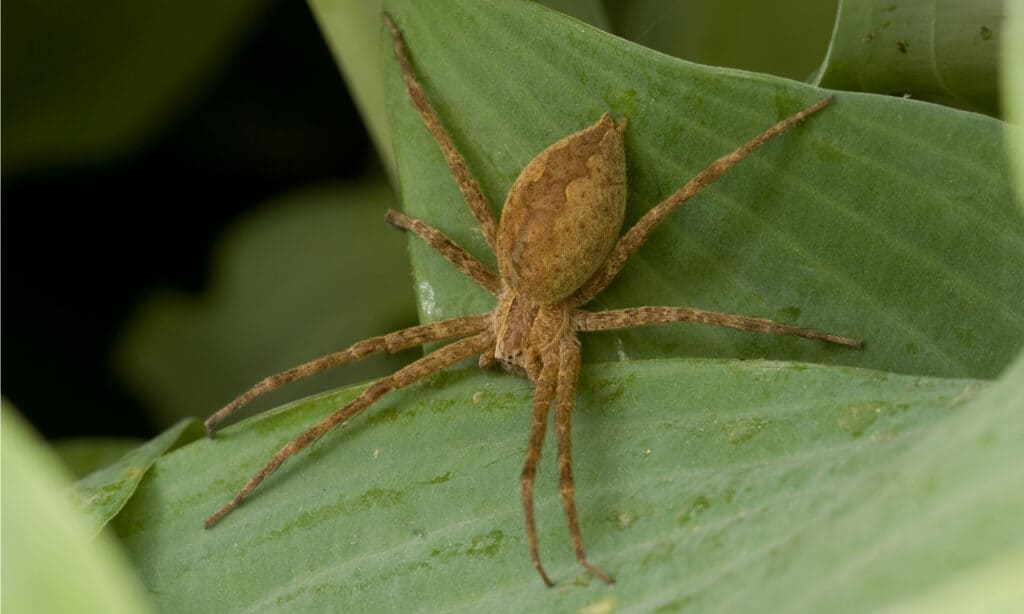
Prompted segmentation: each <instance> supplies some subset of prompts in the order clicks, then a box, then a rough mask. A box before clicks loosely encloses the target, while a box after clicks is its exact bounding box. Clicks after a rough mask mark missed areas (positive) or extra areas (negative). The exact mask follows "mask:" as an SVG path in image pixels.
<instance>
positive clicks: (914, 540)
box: [113, 359, 1024, 612]
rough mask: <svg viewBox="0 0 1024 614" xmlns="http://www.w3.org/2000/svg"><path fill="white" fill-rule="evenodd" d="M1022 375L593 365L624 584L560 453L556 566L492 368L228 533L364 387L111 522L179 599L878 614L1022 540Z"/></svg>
mask: <svg viewBox="0 0 1024 614" xmlns="http://www.w3.org/2000/svg"><path fill="white" fill-rule="evenodd" d="M1022 376H1024V365H1018V367H1017V369H1016V372H1015V373H1012V374H1010V377H1008V378H1007V379H1005V380H1004V381H1002V382H1000V383H999V384H998V385H996V386H994V387H993V386H990V385H986V384H984V383H981V382H977V381H972V380H940V379H931V378H921V377H915V376H898V375H892V374H885V373H881V372H876V371H864V370H858V369H850V368H839V367H819V366H811V365H803V364H783V363H775V362H761V361H721V360H700V359H678V360H665V361H636V362H629V363H612V364H605V365H591V366H587V367H585V368H584V370H583V374H582V380H581V387H580V391H579V394H578V398H577V406H578V409H577V412H576V417H575V428H574V442H575V450H574V466H575V469H576V471H575V473H576V486H577V496H578V503H579V507H580V513H581V522H582V527H583V531H584V537H585V539H586V544H587V546H588V548H589V550H588V552H589V555H590V557H591V558H592V559H593V560H594V561H595V562H596V563H597V564H599V565H601V566H603V567H605V568H606V569H608V570H609V571H611V572H613V573H614V574H615V576H616V577H617V580H618V582H617V584H616V585H615V586H613V587H611V588H606V587H605V586H604V585H602V584H601V583H600V582H599V581H596V580H595V579H593V578H591V577H590V576H588V575H587V574H586V573H583V572H582V571H581V570H580V568H578V567H577V566H576V564H575V561H574V558H573V556H572V550H571V547H570V544H569V540H568V536H567V534H566V530H565V524H564V518H563V516H562V510H561V505H560V503H559V499H558V489H557V487H556V481H555V470H554V469H555V468H554V462H553V460H552V457H551V455H550V454H549V455H548V457H547V460H546V461H543V462H542V465H541V475H540V479H539V481H538V485H537V489H538V490H537V493H538V499H537V510H538V518H539V520H538V522H539V526H540V540H541V542H540V543H541V553H542V556H543V558H544V561H545V562H546V564H547V567H548V570H549V572H550V573H551V574H552V575H553V577H554V578H556V579H557V581H558V582H559V584H558V586H557V587H556V588H555V589H554V590H547V589H545V588H544V586H543V584H542V583H541V581H540V579H539V578H538V577H537V575H536V573H535V572H534V570H533V568H532V567H531V565H530V563H529V557H528V555H527V548H526V543H525V536H524V532H523V521H522V507H521V505H520V503H519V483H518V474H519V467H520V463H521V460H522V455H523V450H524V446H525V444H526V435H527V431H528V426H529V420H530V417H529V411H527V408H528V407H529V404H530V398H531V389H530V387H529V386H527V385H525V384H524V382H523V381H522V380H520V379H517V378H515V377H511V376H507V375H503V374H498V373H494V372H479V371H477V370H476V369H475V368H474V369H469V370H464V371H453V372H449V373H446V374H443V375H440V376H437V377H434V378H431V379H430V380H428V381H425V382H423V383H420V384H417V385H414V386H413V387H411V388H410V389H408V390H406V391H400V392H396V393H393V394H391V395H388V396H386V397H384V399H382V400H381V401H380V403H379V405H378V406H377V407H375V408H373V409H371V410H369V412H368V413H369V414H370V415H369V416H367V417H365V418H360V419H358V420H353V421H351V422H350V423H349V424H348V425H347V426H346V427H343V428H341V429H339V430H338V431H336V432H334V433H332V434H330V435H329V436H327V437H325V438H324V439H323V440H321V441H320V442H319V443H317V444H315V445H314V446H313V447H312V448H311V449H310V450H309V451H308V452H306V453H303V454H302V455H301V456H299V457H297V458H294V459H292V460H291V461H289V462H288V463H286V464H285V466H284V467H282V468H281V469H279V470H278V471H277V472H276V473H275V474H274V475H273V476H272V477H270V478H269V479H268V480H267V481H266V482H265V483H264V484H263V485H262V486H261V487H260V488H259V489H258V490H257V491H256V492H255V493H254V496H252V498H250V499H249V500H248V501H247V502H246V503H245V504H244V505H243V506H242V507H240V508H239V509H237V510H236V511H235V512H234V513H232V514H231V515H229V516H227V517H226V518H224V520H222V521H221V523H220V524H219V525H217V526H216V527H214V528H213V529H210V530H204V529H203V528H202V524H203V520H204V519H205V518H206V517H207V516H208V515H209V514H210V513H211V512H212V511H213V510H215V509H216V508H217V507H219V506H220V505H221V504H223V503H225V502H226V501H227V500H228V499H229V498H230V497H231V495H232V493H233V491H234V490H235V489H236V488H238V487H239V486H241V484H243V483H244V482H245V480H246V479H247V478H248V477H249V476H250V475H251V474H252V473H253V472H254V471H255V470H256V469H257V468H258V467H260V466H261V465H262V464H263V463H264V462H265V461H266V460H267V458H268V456H269V455H270V454H271V453H272V452H273V451H275V450H277V449H278V448H279V447H280V446H281V445H283V444H284V443H285V442H286V441H287V440H288V439H289V438H290V437H292V436H293V435H295V434H296V433H298V432H300V431H301V430H302V429H304V428H306V427H308V426H310V425H311V424H313V423H314V422H315V421H316V420H318V419H319V418H321V417H323V416H324V415H325V414H326V413H328V412H330V411H331V410H332V409H334V408H335V407H337V406H339V405H340V404H342V403H344V402H345V401H347V400H349V399H351V398H352V397H353V396H354V395H355V393H356V392H357V391H358V390H357V389H348V390H344V391H340V392H333V393H329V394H325V395H321V396H319V397H316V398H312V399H309V400H307V401H303V402H299V403H296V404H293V405H291V406H288V407H286V408H283V409H282V410H281V411H274V412H270V413H268V414H264V415H262V416H259V417H257V418H254V419H252V420H249V421H246V422H245V423H242V424H239V425H236V426H234V427H231V428H229V429H227V430H225V431H224V432H223V433H222V435H221V436H220V437H219V438H218V439H217V440H215V441H209V440H202V441H198V442H195V443H193V444H191V445H188V446H186V447H184V448H181V449H179V450H177V451H175V452H173V453H171V454H169V455H167V456H164V457H162V458H161V459H160V460H159V461H157V464H156V467H155V468H154V470H153V471H151V472H150V473H149V474H147V476H146V478H145V480H144V481H143V484H142V486H141V487H140V488H139V490H138V492H137V494H136V496H135V498H133V499H132V501H131V502H130V503H129V504H128V506H127V507H126V508H125V509H124V511H123V512H122V513H121V515H120V516H119V517H118V518H117V519H116V520H115V521H114V525H113V526H115V528H116V530H117V532H118V533H119V535H120V536H121V538H122V540H123V541H124V543H125V544H126V546H127V547H128V548H129V550H130V551H131V552H132V554H133V556H134V558H135V561H136V564H137V566H138V567H139V569H140V572H141V574H142V576H143V578H144V581H145V583H146V586H147V587H148V589H149V590H150V591H151V593H152V594H153V597H154V599H156V600H157V602H158V603H159V604H160V605H161V606H162V607H163V608H165V609H172V610H176V611H217V612H227V611H241V610H248V611H259V610H268V609H271V610H289V611H325V610H333V611H337V610H345V611H386V610H401V609H407V608H408V607H412V606H415V608H416V609H418V610H421V611H441V610H445V611H452V610H472V611H499V610H501V611H507V610H509V609H512V610H517V611H539V610H545V609H547V610H557V611H570V610H573V609H575V608H578V607H581V606H584V605H587V604H594V603H605V604H611V605H616V604H617V605H618V606H619V607H621V608H624V609H627V610H636V611H652V610H654V609H655V608H657V607H662V606H666V607H667V608H668V610H669V611H672V610H678V609H681V608H682V607H683V604H686V605H688V606H691V607H693V608H694V609H714V608H717V609H720V610H724V611H753V610H757V611H785V610H789V611H819V612H821V611H829V612H860V611H865V610H868V609H870V608H871V607H873V606H878V605H882V604H891V603H898V602H901V601H904V600H907V599H923V598H925V597H926V596H927V595H928V591H930V590H932V587H933V586H938V585H939V584H940V583H945V582H946V581H947V580H953V579H955V578H958V577H960V574H961V573H969V572H971V571H972V570H974V569H975V568H976V567H977V566H980V565H984V564H987V562H988V561H989V560H990V559H991V558H992V557H1000V556H1005V555H1009V554H1010V553H1012V552H1013V551H1014V549H1016V548H1020V547H1024V525H1022V524H1021V523H1020V522H1019V518H1020V517H1021V513H1024V473H1022V472H1021V471H1019V468H1020V466H1021V463H1022V462H1024V447H1022V446H1021V445H1020V442H1021V437H1024V419H1022V415H1021V414H1020V411H1019V409H1020V406H1021V401H1022V400H1024V398H1022V397H1024V395H1022V394H1021V390H1020V384H1019V378H1020V377H1022ZM1015 378H1017V379H1015ZM549 435H550V434H549ZM552 446H553V441H552V440H551V437H550V436H549V440H548V441H547V450H548V451H550V450H552V449H553V447H552ZM1004 597H1005V595H1003V594H1001V593H999V592H994V593H992V594H990V595H988V596H986V598H989V599H1001V598H1004Z"/></svg>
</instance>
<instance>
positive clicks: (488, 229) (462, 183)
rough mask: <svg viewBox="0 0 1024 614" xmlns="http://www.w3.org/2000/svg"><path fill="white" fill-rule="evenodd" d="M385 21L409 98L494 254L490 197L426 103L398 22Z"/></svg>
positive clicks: (493, 223) (385, 16) (492, 215)
mask: <svg viewBox="0 0 1024 614" xmlns="http://www.w3.org/2000/svg"><path fill="white" fill-rule="evenodd" d="M383 18H384V23H386V24H387V26H388V30H389V31H390V32H391V41H392V43H393V44H394V47H395V56H396V57H397V58H398V63H399V65H400V66H401V68H402V80H403V81H404V82H405V89H406V91H407V92H408V93H409V98H410V99H411V100H412V103H413V106H415V107H416V110H417V111H419V114H420V117H422V118H423V123H424V124H425V125H426V127H427V130H429V131H430V134H431V135H432V136H433V137H434V140H435V141H437V145H438V147H440V148H441V153H442V154H444V159H445V162H447V163H448V168H449V169H451V172H452V175H453V176H454V177H455V183H457V184H458V185H459V191H460V192H462V196H463V197H464V198H465V199H466V204H467V205H469V210H470V211H471V212H472V213H473V217H474V218H476V223H477V225H478V226H479V227H480V231H481V232H482V233H483V235H484V239H485V240H486V241H487V244H488V245H490V246H491V251H494V249H495V246H496V245H497V240H496V237H497V234H498V231H497V228H498V227H497V224H496V223H495V221H494V213H493V212H492V210H491V205H490V204H489V203H488V202H487V197H485V196H484V193H483V192H482V191H481V190H480V185H479V184H477V182H476V179H473V176H472V175H470V174H469V169H468V168H466V161H465V159H463V157H462V153H461V152H459V150H458V149H456V147H455V145H454V144H453V143H452V140H451V137H449V136H448V132H447V131H445V129H444V126H443V125H441V120H440V119H438V117H437V112H436V111H434V108H433V107H432V106H431V105H430V101H429V100H427V96H426V94H424V93H423V88H422V87H420V84H419V83H417V82H416V78H415V77H414V76H413V71H412V63H411V62H410V61H409V54H408V52H406V49H405V40H404V39H403V38H402V33H401V32H400V31H399V30H398V26H396V25H395V22H394V21H392V19H391V16H390V15H388V14H387V13H384V14H383Z"/></svg>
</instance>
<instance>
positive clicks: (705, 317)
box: [573, 307, 864, 348]
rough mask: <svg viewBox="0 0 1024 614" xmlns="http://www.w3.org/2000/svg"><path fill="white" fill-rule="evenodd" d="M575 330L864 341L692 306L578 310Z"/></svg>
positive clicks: (843, 342)
mask: <svg viewBox="0 0 1024 614" xmlns="http://www.w3.org/2000/svg"><path fill="white" fill-rule="evenodd" d="M573 322H574V324H575V326H576V330H580V331H602V330H617V329H622V328H632V327H635V326H648V325H651V324H667V323H669V322H694V323H697V324H710V325H714V326H725V327H728V328H735V329H739V330H745V331H750V332H754V333H772V334H775V335H792V336H794V337H804V338H805V339H816V340H818V341H827V342H829V343H836V344H839V345H848V346H850V347H858V348H859V347H861V346H863V345H864V342H863V341H860V340H858V339H850V338H849V337H840V336H839V335H833V334H832V333H826V332H824V331H820V330H817V329H814V328H800V327H798V326H790V325H789V324H782V323H780V322H775V321H774V320H766V319H764V318H752V317H750V316H739V315H734V314H731V313H720V312H717V311H704V310H703V309H693V308H691V307H629V308H626V309H611V310H608V311H597V312H590V311H577V312H576V313H575V314H574V316H573Z"/></svg>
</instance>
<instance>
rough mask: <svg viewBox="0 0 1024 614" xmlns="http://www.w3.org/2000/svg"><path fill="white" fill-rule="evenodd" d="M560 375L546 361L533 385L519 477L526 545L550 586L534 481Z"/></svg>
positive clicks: (541, 574)
mask: <svg viewBox="0 0 1024 614" xmlns="http://www.w3.org/2000/svg"><path fill="white" fill-rule="evenodd" d="M557 376H558V364H557V363H556V362H554V361H551V362H547V363H545V365H544V366H543V368H542V369H541V371H540V375H539V376H538V377H537V381H536V382H535V384H534V393H533V419H532V420H531V421H530V443H529V445H528V446H527V448H526V459H525V460H524V461H523V473H522V475H521V476H520V478H519V483H520V486H521V487H522V490H523V512H524V513H525V515H526V543H527V544H528V545H529V547H530V560H531V561H532V562H533V566H534V568H536V569H537V573H539V574H540V578H541V580H543V581H544V584H547V585H548V586H549V587H550V586H554V585H555V583H554V582H552V581H551V579H550V578H548V575H547V574H546V573H544V568H543V567H542V566H541V564H540V553H539V551H538V549H537V525H536V523H535V521H534V518H533V480H534V478H535V477H536V475H537V462H538V461H539V460H540V450H541V447H543V445H544V431H545V430H547V423H548V409H550V408H551V400H552V399H553V398H554V396H555V380H556V379H557Z"/></svg>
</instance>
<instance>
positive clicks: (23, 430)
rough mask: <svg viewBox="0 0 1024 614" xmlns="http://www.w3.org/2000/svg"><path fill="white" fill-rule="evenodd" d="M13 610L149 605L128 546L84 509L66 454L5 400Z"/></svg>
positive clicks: (7, 576) (7, 599)
mask: <svg viewBox="0 0 1024 614" xmlns="http://www.w3.org/2000/svg"><path fill="white" fill-rule="evenodd" d="M2 405H3V408H2V414H3V429H2V433H3V443H2V444H0V450H2V451H3V460H2V462H0V465H2V467H3V480H2V481H3V511H2V514H3V539H2V541H3V566H2V567H3V581H2V582H3V593H2V595H3V596H2V602H0V608H2V609H3V611H5V612H81V613H83V614H85V613H92V612H97V613H101V614H108V613H110V612H124V613H126V614H128V613H132V612H148V611H150V609H149V607H148V606H147V603H146V598H145V595H144V593H143V591H142V587H141V586H140V584H139V580H138V578H136V577H135V575H134V574H133V573H132V570H131V567H130V566H129V565H128V561H127V560H126V558H125V556H124V553H122V552H120V551H119V550H118V548H117V545H116V544H115V543H114V542H113V540H111V539H110V536H109V535H108V534H106V533H103V534H100V535H95V531H94V530H93V527H92V526H90V523H89V522H88V521H87V520H86V519H85V518H84V517H82V516H80V515H79V514H77V513H76V512H75V511H74V510H73V509H72V506H71V504H70V502H69V501H68V500H67V497H66V496H65V495H66V493H67V490H68V487H69V486H70V480H69V479H68V476H67V475H66V472H65V471H64V470H63V468H62V467H61V465H60V461H59V460H58V459H57V458H56V457H55V456H54V455H53V453H52V452H50V451H49V450H47V449H46V447H45V445H44V444H43V443H42V441H40V440H39V438H38V436H37V435H36V434H35V433H33V432H32V430H31V428H30V427H29V426H28V425H27V424H26V423H25V422H24V420H23V419H22V418H21V416H19V415H18V414H17V412H15V411H14V410H13V409H12V408H10V407H8V405H7V403H6V402H5V403H3V404H2Z"/></svg>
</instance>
